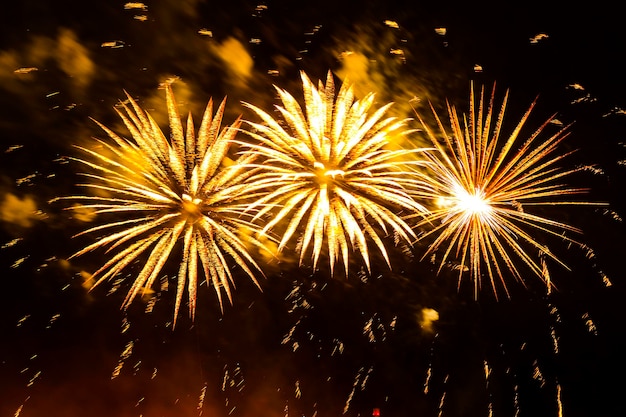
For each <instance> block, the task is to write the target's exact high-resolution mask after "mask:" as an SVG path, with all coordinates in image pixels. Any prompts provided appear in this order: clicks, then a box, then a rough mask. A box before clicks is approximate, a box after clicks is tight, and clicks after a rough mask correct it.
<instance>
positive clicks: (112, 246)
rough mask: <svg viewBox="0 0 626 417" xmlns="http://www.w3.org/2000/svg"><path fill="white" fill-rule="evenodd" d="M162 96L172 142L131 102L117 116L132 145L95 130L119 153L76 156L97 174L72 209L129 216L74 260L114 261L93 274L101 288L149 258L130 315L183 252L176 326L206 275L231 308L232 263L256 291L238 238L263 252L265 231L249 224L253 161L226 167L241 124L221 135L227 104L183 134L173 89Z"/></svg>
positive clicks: (104, 150) (102, 146)
mask: <svg viewBox="0 0 626 417" xmlns="http://www.w3.org/2000/svg"><path fill="white" fill-rule="evenodd" d="M165 91H166V101H167V110H168V115H169V124H170V129H171V138H170V139H169V140H168V139H166V137H165V135H164V134H163V132H162V131H161V129H160V128H159V127H158V125H157V124H156V122H155V121H154V119H153V118H152V117H151V116H150V114H148V113H147V112H145V111H144V110H142V109H141V108H140V107H139V105H138V104H137V103H136V102H135V100H133V99H132V98H131V97H130V96H128V102H127V103H122V104H121V109H116V111H117V113H118V114H119V116H120V118H121V119H122V121H123V122H124V124H125V126H126V128H127V129H128V131H129V132H130V134H131V136H132V140H129V139H126V138H123V137H121V136H118V135H117V134H116V133H114V132H113V131H111V130H110V129H108V128H107V127H105V126H103V125H102V124H100V123H98V124H99V125H100V127H101V128H102V129H103V130H104V131H105V132H106V133H107V134H108V135H109V137H110V138H111V139H112V140H113V143H109V142H107V141H102V140H98V145H99V147H98V148H96V149H95V150H93V149H88V148H84V147H79V149H81V150H82V151H83V152H84V153H85V154H86V157H84V158H80V159H79V158H75V160H76V161H78V162H80V163H82V164H84V165H86V166H87V167H89V168H91V170H92V173H86V174H83V175H84V176H85V177H86V178H87V181H86V183H84V184H81V185H82V186H84V187H87V188H89V189H91V190H93V192H94V195H90V196H72V197H66V198H65V199H74V200H78V201H79V202H81V203H83V204H84V205H83V206H81V209H91V210H94V211H95V213H96V214H116V215H121V216H124V218H123V219H119V218H115V219H113V220H112V221H110V222H107V223H103V224H100V225H98V226H95V227H92V228H90V229H88V230H86V231H85V232H83V233H81V234H85V233H90V234H94V233H102V232H105V233H108V234H105V236H104V237H102V238H100V239H99V240H98V241H97V242H95V243H93V244H91V245H89V246H87V247H85V248H84V249H82V250H80V251H79V252H77V253H76V254H75V255H73V256H79V255H83V254H85V253H87V252H90V251H92V250H95V249H101V248H107V252H111V253H112V254H111V256H110V257H109V259H108V260H107V262H106V263H105V264H104V265H103V266H102V267H101V268H100V269H98V270H97V271H96V272H95V273H94V277H96V278H98V281H97V282H96V284H99V283H101V282H103V281H104V280H106V279H110V278H113V277H115V276H116V275H118V274H119V273H120V272H121V271H122V270H124V269H125V268H127V267H129V266H130V265H131V264H132V263H133V262H134V261H136V260H138V259H139V258H140V256H141V255H142V254H144V253H148V255H147V259H146V260H145V262H142V263H143V265H144V266H143V268H142V269H141V271H140V272H139V274H138V275H137V277H136V278H135V280H134V282H133V284H132V286H131V288H130V291H129V292H128V295H127V297H126V299H125V301H124V307H127V306H128V305H129V304H130V303H131V302H132V301H133V299H134V298H135V297H136V296H137V295H138V294H140V293H142V292H145V291H147V290H148V291H149V289H150V288H151V287H152V285H153V283H154V282H155V281H156V279H157V278H158V276H159V274H160V273H161V271H162V269H163V267H164V265H165V264H166V261H167V260H168V258H170V256H171V255H172V252H173V251H174V249H175V248H176V247H178V246H181V247H182V248H181V249H182V256H181V258H180V261H179V268H178V275H177V282H178V285H177V288H176V304H175V311H174V324H175V323H176V318H177V316H178V310H179V308H180V305H181V302H182V299H183V293H184V291H185V286H187V292H188V295H189V314H190V317H191V318H192V319H193V316H194V313H195V306H196V293H197V289H198V285H199V284H200V282H198V281H199V276H198V275H199V274H198V270H199V269H201V270H202V271H203V273H204V276H205V278H206V280H207V282H208V281H210V282H211V283H212V284H213V287H214V289H215V292H216V294H217V297H218V300H219V303H220V307H222V308H223V306H222V301H223V300H222V291H224V292H225V293H226V295H227V297H228V299H229V301H231V302H232V294H231V286H233V285H234V279H233V273H232V271H231V269H230V267H229V260H232V261H234V262H233V263H235V264H237V265H238V266H239V268H241V269H242V270H243V271H244V272H245V273H246V274H247V275H248V276H249V277H250V278H251V279H252V280H253V281H254V282H255V284H257V286H258V285H259V284H258V282H257V280H256V278H255V272H260V269H259V267H258V265H257V264H256V263H255V261H254V260H253V258H252V257H251V255H250V254H249V252H248V249H247V248H246V246H245V244H244V242H243V241H242V239H241V238H240V235H239V233H240V232H241V231H251V232H248V233H247V234H246V235H247V240H248V241H249V242H251V243H253V244H255V245H258V246H259V247H262V244H261V243H260V242H259V241H258V240H257V239H256V238H255V237H254V236H255V234H256V232H257V229H258V228H257V226H255V225H254V224H252V223H251V222H250V217H251V214H250V213H249V212H247V211H246V208H247V203H245V199H247V198H253V196H252V197H251V196H250V190H249V189H247V185H246V182H245V180H246V179H247V178H248V177H249V176H250V175H252V174H253V173H254V170H250V169H249V168H243V166H244V165H246V164H249V163H251V162H252V159H253V156H251V155H247V156H241V157H240V158H239V159H238V160H237V161H235V162H234V163H233V164H225V161H226V158H227V153H228V151H229V148H230V145H231V143H232V140H233V139H234V137H235V135H236V132H237V129H238V127H239V125H240V120H237V121H235V123H233V124H232V125H231V126H227V127H225V128H224V129H223V130H221V131H220V125H221V121H222V116H223V113H224V106H225V101H222V103H221V105H220V106H219V108H218V109H217V111H216V113H215V115H213V103H212V100H211V101H209V103H208V106H207V108H206V111H205V113H204V116H203V119H202V122H201V125H200V128H199V129H198V132H197V135H196V133H195V130H194V124H193V119H192V117H191V114H189V116H188V118H187V125H186V128H184V127H183V122H182V120H181V117H180V115H179V113H178V109H177V104H176V101H175V99H174V95H173V92H172V89H171V86H170V85H169V84H166V86H165ZM128 103H130V104H128ZM96 123H97V122H96ZM179 242H180V243H179ZM114 250H116V251H114Z"/></svg>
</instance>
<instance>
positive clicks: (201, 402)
mask: <svg viewBox="0 0 626 417" xmlns="http://www.w3.org/2000/svg"><path fill="white" fill-rule="evenodd" d="M207 387H208V383H207V382H205V383H204V386H203V387H202V390H201V391H200V398H199V399H198V407H197V410H198V415H199V416H201V415H202V408H203V407H204V399H205V398H206V390H207Z"/></svg>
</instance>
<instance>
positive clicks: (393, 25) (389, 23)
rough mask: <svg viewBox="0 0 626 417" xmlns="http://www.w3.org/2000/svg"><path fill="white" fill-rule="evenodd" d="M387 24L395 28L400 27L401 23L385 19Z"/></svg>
mask: <svg viewBox="0 0 626 417" xmlns="http://www.w3.org/2000/svg"><path fill="white" fill-rule="evenodd" d="M383 23H384V24H385V25H387V26H389V27H390V28H393V29H400V25H398V22H396V21H393V20H385V21H384V22H383Z"/></svg>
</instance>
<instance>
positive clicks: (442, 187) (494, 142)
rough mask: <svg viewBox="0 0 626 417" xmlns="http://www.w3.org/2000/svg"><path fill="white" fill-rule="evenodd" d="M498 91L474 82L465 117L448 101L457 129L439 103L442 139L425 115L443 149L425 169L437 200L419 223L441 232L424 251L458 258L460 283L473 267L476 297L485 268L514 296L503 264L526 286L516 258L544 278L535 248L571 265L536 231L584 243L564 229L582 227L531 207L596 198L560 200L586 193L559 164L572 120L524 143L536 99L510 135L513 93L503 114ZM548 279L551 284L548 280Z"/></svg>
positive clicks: (439, 148) (430, 196)
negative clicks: (507, 118)
mask: <svg viewBox="0 0 626 417" xmlns="http://www.w3.org/2000/svg"><path fill="white" fill-rule="evenodd" d="M494 97H495V88H494V90H493V91H492V93H491V97H490V98H488V99H486V97H485V92H484V90H481V92H480V95H479V96H478V95H475V94H474V88H473V86H472V89H471V97H470V110H469V116H468V117H463V121H462V122H461V120H460V117H459V115H458V113H457V111H456V109H455V108H454V107H453V106H451V105H450V104H448V106H447V111H448V114H449V119H450V125H451V133H448V131H447V129H446V127H444V123H443V121H442V120H441V119H440V118H439V116H437V114H436V112H435V110H434V109H432V110H433V113H434V115H435V119H436V123H437V125H438V128H439V130H440V132H441V137H442V139H441V140H440V139H439V138H438V137H437V135H436V134H435V133H434V132H433V130H431V129H430V128H429V126H428V125H427V124H426V123H425V122H424V121H423V119H422V118H421V117H420V116H419V115H418V118H419V120H420V122H421V123H422V125H423V126H424V130H425V132H426V134H427V135H428V137H429V138H430V139H431V141H432V143H433V145H434V147H435V148H436V152H428V153H427V156H428V158H429V159H430V162H431V164H430V165H428V166H429V168H430V172H429V173H418V175H419V176H420V177H422V178H423V180H424V181H425V182H428V183H429V184H430V185H431V187H432V189H431V190H430V191H429V192H426V194H425V195H423V196H422V197H425V198H426V199H427V200H429V201H430V203H431V204H432V206H438V207H434V209H433V210H432V211H431V212H430V213H429V214H428V215H427V216H426V217H425V219H424V220H423V221H421V222H420V223H419V225H418V226H425V225H428V224H430V225H432V226H433V228H432V229H431V230H429V231H428V232H427V233H426V234H425V235H424V237H426V236H429V235H431V236H433V238H434V241H433V242H432V244H431V245H430V246H429V247H428V249H427V251H426V253H425V254H424V257H426V256H428V255H433V254H435V253H436V252H437V251H439V250H440V249H443V255H442V257H441V263H440V266H439V270H441V269H442V268H443V266H444V265H445V264H446V262H447V261H448V260H450V259H452V258H454V257H456V258H458V259H459V261H460V267H459V284H460V281H461V276H462V273H463V271H464V270H469V273H470V276H471V278H472V279H473V281H474V292H475V294H476V295H477V293H478V290H479V288H480V286H481V280H482V279H483V272H486V274H485V275H486V276H487V277H488V279H489V281H490V283H491V286H492V288H493V291H494V293H495V294H496V296H497V295H498V294H497V282H496V279H497V278H499V280H500V282H501V284H502V286H503V288H504V290H505V291H506V293H507V295H508V289H507V285H506V282H505V279H504V276H505V274H504V270H508V272H510V273H511V274H512V275H513V276H514V277H515V278H516V279H518V280H519V281H520V282H522V284H524V281H523V278H522V274H521V272H520V269H519V265H517V263H516V262H517V261H516V259H519V260H520V261H521V264H522V265H524V266H525V267H528V268H529V269H530V270H531V271H532V272H533V273H534V274H535V275H537V276H539V277H541V278H544V279H545V276H544V268H542V265H541V262H540V261H539V260H537V258H536V257H535V256H533V251H534V252H536V253H538V254H539V256H538V257H539V258H542V257H546V258H549V259H552V260H553V261H556V262H557V263H558V264H560V265H562V266H564V267H566V266H565V264H564V263H563V262H562V261H561V260H559V259H558V258H557V257H556V256H555V255H554V254H552V252H551V251H550V249H549V248H548V247H547V246H546V245H545V244H543V243H541V242H540V241H539V240H537V239H536V238H535V237H534V234H533V233H534V232H543V233H546V234H548V235H553V236H557V237H559V238H561V239H563V240H565V241H566V242H570V243H573V244H576V245H579V246H580V245H581V243H579V242H577V241H575V240H573V239H572V238H570V237H568V236H566V235H564V232H574V233H579V232H580V230H579V229H577V228H575V227H573V226H570V225H568V224H565V223H561V222H558V221H555V220H551V219H548V218H546V217H542V216H540V215H537V214H532V213H530V212H528V211H526V209H527V208H528V207H532V206H553V205H561V204H564V205H586V204H594V205H597V204H596V203H588V202H576V201H561V200H560V198H561V197H569V196H572V195H577V194H581V193H584V192H585V190H584V189H580V188H571V187H568V186H566V185H564V184H562V183H560V181H561V180H562V179H563V178H565V177H567V176H568V175H570V174H572V173H573V172H575V171H577V170H578V169H572V170H563V169H560V168H559V167H558V166H557V165H558V163H560V162H561V161H562V160H563V159H564V158H565V157H567V156H568V155H569V154H570V153H571V152H568V153H558V152H557V150H558V145H559V144H560V143H561V141H563V140H564V139H565V138H566V137H567V136H568V133H567V129H568V126H565V127H563V128H562V129H560V130H559V131H558V132H557V133H555V134H553V135H552V136H548V137H547V138H542V135H541V133H542V132H543V131H544V129H545V128H546V126H547V125H548V124H549V123H550V122H551V121H552V120H553V119H554V116H553V117H552V118H550V119H548V120H547V121H545V122H544V123H543V124H542V125H541V126H540V127H539V128H538V129H536V130H535V131H534V133H532V135H531V136H530V137H528V138H527V139H526V140H525V141H524V142H523V143H521V144H520V143H519V142H520V141H519V139H520V132H521V130H522V128H523V127H524V124H525V122H526V121H527V119H528V117H529V115H530V113H531V111H532V109H533V107H534V104H535V103H533V104H531V106H530V108H529V109H528V110H527V111H526V113H525V114H524V115H523V117H522V118H521V119H520V121H519V122H518V124H517V126H516V127H515V129H514V130H513V131H512V133H511V134H510V135H509V136H508V137H506V138H504V139H503V137H501V127H502V124H503V118H504V111H505V108H506V104H507V100H508V93H507V94H506V95H505V97H504V100H503V102H502V105H501V109H500V111H499V113H497V114H496V111H497V110H496V109H495V105H494ZM487 100H488V101H487ZM422 238H423V237H422ZM484 268H486V271H484ZM566 268H567V267H566ZM548 285H552V284H551V283H550V282H548Z"/></svg>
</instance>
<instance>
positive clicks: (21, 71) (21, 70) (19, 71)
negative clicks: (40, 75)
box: [13, 67, 39, 74]
mask: <svg viewBox="0 0 626 417" xmlns="http://www.w3.org/2000/svg"><path fill="white" fill-rule="evenodd" d="M33 71H39V68H36V67H22V68H18V69H16V70H15V71H13V72H14V73H15V74H29V73H31V72H33Z"/></svg>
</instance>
